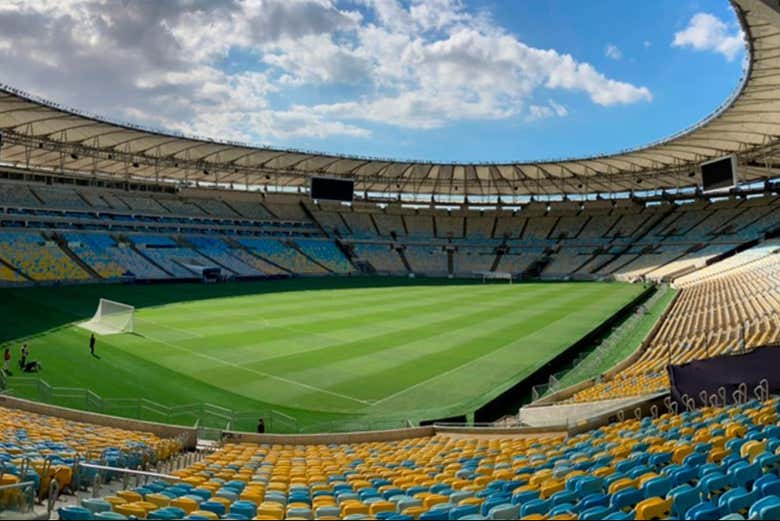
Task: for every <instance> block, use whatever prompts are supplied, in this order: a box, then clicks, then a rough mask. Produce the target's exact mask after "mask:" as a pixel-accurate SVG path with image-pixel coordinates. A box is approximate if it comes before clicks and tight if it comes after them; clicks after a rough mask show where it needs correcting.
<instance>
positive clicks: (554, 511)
mask: <svg viewBox="0 0 780 521" xmlns="http://www.w3.org/2000/svg"><path fill="white" fill-rule="evenodd" d="M574 512H575V507H574V503H560V504H558V505H556V506H554V507H552V508H551V509H550V511H549V512H547V517H555V516H559V515H562V514H574Z"/></svg>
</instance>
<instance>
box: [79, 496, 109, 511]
mask: <svg viewBox="0 0 780 521" xmlns="http://www.w3.org/2000/svg"><path fill="white" fill-rule="evenodd" d="M81 506H82V507H84V508H86V509H87V510H89V511H90V512H92V513H93V514H95V513H97V512H109V511H111V508H112V507H111V503H109V502H108V501H106V500H105V499H102V498H84V499H82V500H81Z"/></svg>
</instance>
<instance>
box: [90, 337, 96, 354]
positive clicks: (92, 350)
mask: <svg viewBox="0 0 780 521" xmlns="http://www.w3.org/2000/svg"><path fill="white" fill-rule="evenodd" d="M89 352H90V354H91V355H92V356H95V333H92V334H91V335H90V336H89Z"/></svg>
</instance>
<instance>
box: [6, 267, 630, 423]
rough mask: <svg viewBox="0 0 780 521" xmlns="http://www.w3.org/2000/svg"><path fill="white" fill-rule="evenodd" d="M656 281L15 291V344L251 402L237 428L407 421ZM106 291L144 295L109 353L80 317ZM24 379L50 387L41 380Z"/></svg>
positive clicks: (161, 386) (532, 359)
mask: <svg viewBox="0 0 780 521" xmlns="http://www.w3.org/2000/svg"><path fill="white" fill-rule="evenodd" d="M641 292H642V287H641V286H639V285H627V284H607V283H526V284H513V285H508V284H481V283H475V282H473V281H444V280H420V279H418V280H409V279H379V278H354V279H350V278H327V279H295V280H280V281H261V282H248V283H229V284H220V285H200V284H185V285H159V286H105V285H101V286H73V287H62V288H32V289H5V290H0V309H1V311H2V312H1V313H0V342H4V343H6V344H7V345H11V346H12V353H13V355H14V361H15V360H16V359H17V357H18V352H19V345H20V344H19V341H20V339H22V338H25V337H29V343H30V346H31V349H32V358H34V359H37V360H40V361H41V363H42V365H43V371H42V372H41V373H40V374H39V375H37V376H38V377H40V378H42V379H45V380H46V381H47V382H48V383H49V384H51V385H55V386H61V387H68V388H88V389H89V390H90V391H92V392H94V393H96V394H97V395H99V396H100V397H102V398H104V399H120V398H128V399H129V398H146V399H148V400H151V401H153V402H155V403H158V404H162V405H165V406H176V405H183V404H192V403H201V402H208V403H211V404H214V405H217V406H221V407H225V408H228V409H231V410H233V411H241V412H242V413H245V414H243V415H242V418H243V419H242V420H240V421H238V424H237V425H233V426H234V427H238V428H245V429H247V428H248V429H251V428H252V426H253V424H254V421H255V419H256V417H257V416H258V415H260V414H264V415H265V414H269V413H268V411H269V410H271V409H273V410H275V411H278V412H279V413H282V414H284V415H286V416H288V417H291V418H294V419H295V421H297V422H298V426H299V428H302V429H304V430H310V429H333V430H337V429H338V426H342V427H349V426H353V425H354V426H358V425H361V424H360V423H359V422H370V421H373V422H374V424H373V425H372V424H370V423H368V424H366V425H369V426H382V425H381V424H383V422H384V424H386V426H392V425H393V424H394V423H397V422H400V421H402V420H406V419H410V420H412V421H419V420H422V419H431V418H438V417H445V416H452V415H455V414H463V413H467V412H470V411H473V410H474V409H476V408H477V407H479V406H480V405H482V404H484V403H486V402H487V401H489V400H490V399H492V398H493V397H495V396H497V395H498V394H500V393H501V392H502V391H504V390H506V389H508V388H509V387H511V386H512V385H513V384H515V383H517V382H518V381H519V380H521V379H523V378H524V377H526V376H528V375H530V374H531V373H533V372H534V371H535V370H537V369H538V368H539V367H541V366H543V365H544V364H545V363H546V362H548V361H549V360H551V359H552V358H554V357H555V356H556V355H558V354H559V353H561V352H562V351H564V350H565V349H566V348H567V347H569V346H570V345H571V344H573V343H574V342H576V341H577V340H578V339H580V338H582V337H583V336H584V335H586V334H587V333H589V332H590V331H591V330H593V329H594V328H595V327H596V326H598V325H599V324H600V323H601V322H603V321H604V320H606V319H607V318H609V317H610V316H611V315H613V314H614V313H615V312H616V311H618V310H619V309H620V308H622V307H623V306H625V305H626V304H627V303H628V302H630V301H631V300H633V299H634V298H635V297H637V296H638V295H639V294H640V293H641ZM100 297H104V298H109V299H112V300H117V301H120V302H124V303H127V304H130V305H134V306H136V308H137V312H136V333H137V334H123V335H113V336H105V337H99V338H98V345H97V353H98V355H99V356H100V358H99V359H97V358H93V357H91V356H90V354H89V349H88V346H87V340H88V337H89V332H87V331H85V330H83V329H81V328H79V327H77V326H76V325H74V324H75V323H76V322H79V321H82V320H85V319H88V318H90V317H91V316H92V314H93V313H94V311H95V308H96V306H97V303H98V299H99V298H100ZM14 374H15V376H16V375H18V371H16V372H15V373H14ZM9 385H10V387H11V389H12V391H13V392H15V393H16V394H17V395H21V396H29V397H34V398H36V397H39V394H40V389H37V390H36V388H35V387H34V386H32V385H30V382H28V381H24V380H17V379H16V378H12V379H10V381H9ZM51 401H55V402H57V403H61V404H64V405H69V406H74V407H81V405H80V403H81V402H82V401H84V398H83V395H80V394H78V393H77V392H76V391H75V390H73V391H72V392H70V393H68V392H67V390H66V391H63V392H61V393H60V394H59V395H58V398H57V399H56V400H54V399H52V400H51ZM117 403H120V402H117ZM106 412H112V413H117V412H118V413H119V414H127V415H128V416H135V415H138V416H141V417H145V415H144V414H142V412H141V411H140V409H139V410H135V409H133V410H128V411H126V412H122V411H118V410H111V411H106ZM146 417H149V419H154V415H153V414H152V413H149V415H147V416H146ZM280 417H281V416H280ZM165 419H166V420H171V418H165ZM174 421H175V420H174ZM188 421H191V418H190V419H189V420H188V419H187V418H182V420H181V422H182V423H186V422H188ZM274 430H284V429H283V428H279V427H275V428H274Z"/></svg>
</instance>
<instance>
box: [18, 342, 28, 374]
mask: <svg viewBox="0 0 780 521" xmlns="http://www.w3.org/2000/svg"><path fill="white" fill-rule="evenodd" d="M28 356H30V350H29V349H27V344H22V354H21V356H20V357H19V367H20V368H21V369H22V370H24V366H25V365H27V357H28Z"/></svg>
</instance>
